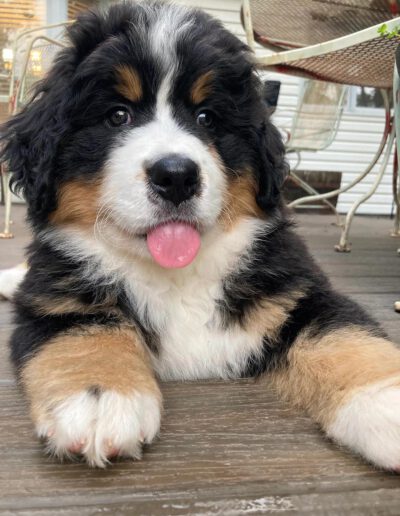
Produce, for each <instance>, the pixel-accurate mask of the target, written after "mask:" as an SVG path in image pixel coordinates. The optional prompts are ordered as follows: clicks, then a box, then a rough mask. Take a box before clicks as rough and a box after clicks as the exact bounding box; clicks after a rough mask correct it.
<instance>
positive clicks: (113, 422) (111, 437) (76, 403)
mask: <svg viewBox="0 0 400 516" xmlns="http://www.w3.org/2000/svg"><path fill="white" fill-rule="evenodd" d="M160 405H161V404H160V401H159V399H158V398H157V397H156V396H153V395H151V394H142V393H139V392H134V393H132V395H131V396H125V395H122V394H119V393H117V392H115V391H111V390H108V391H104V392H102V393H98V394H96V393H94V394H93V393H90V392H89V391H84V392H80V393H78V394H76V395H73V396H70V397H69V398H67V399H66V400H64V401H63V402H61V403H60V404H58V405H57V406H55V407H53V408H52V409H51V411H50V412H48V414H47V415H46V416H45V420H44V421H41V422H40V423H38V425H37V432H38V435H39V437H41V438H43V439H46V440H47V443H48V444H47V448H48V451H49V452H50V453H52V454H54V455H56V456H58V457H60V458H62V457H64V456H67V457H70V456H71V455H73V454H81V455H82V456H83V457H84V458H85V459H86V461H87V462H88V463H89V464H90V465H91V466H98V467H104V466H105V465H106V464H107V462H108V459H109V458H111V457H115V456H117V455H120V456H124V457H133V458H140V456H141V445H142V443H150V442H151V441H152V440H153V439H154V437H155V436H156V435H157V433H158V431H159V428H160V417H161V406H160Z"/></svg>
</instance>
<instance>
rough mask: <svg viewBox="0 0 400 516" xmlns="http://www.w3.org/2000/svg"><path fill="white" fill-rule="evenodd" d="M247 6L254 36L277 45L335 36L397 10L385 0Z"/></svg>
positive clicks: (272, 1) (299, 0)
mask: <svg viewBox="0 0 400 516" xmlns="http://www.w3.org/2000/svg"><path fill="white" fill-rule="evenodd" d="M249 9H250V14H251V18H252V22H253V32H254V39H255V40H256V41H257V42H258V43H260V44H261V45H263V46H267V47H275V48H276V47H278V48H281V49H290V48H300V47H306V46H310V45H316V44H317V43H322V42H324V41H329V40H332V39H337V38H340V37H342V36H346V35H347V34H352V33H354V32H358V31H360V30H363V29H366V28H367V27H371V26H372V25H377V24H379V23H383V22H385V21H387V20H389V19H390V18H392V17H393V16H396V15H397V14H398V12H397V11H398V8H397V2H390V1H389V0H336V1H332V0H290V2H282V0H268V1H267V2H266V1H265V0H252V1H251V2H250V6H249Z"/></svg>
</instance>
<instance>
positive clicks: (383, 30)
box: [378, 23, 400, 39]
mask: <svg viewBox="0 0 400 516" xmlns="http://www.w3.org/2000/svg"><path fill="white" fill-rule="evenodd" d="M378 33H379V34H380V35H381V36H383V37H385V38H389V39H392V38H396V37H400V25H397V26H396V27H394V29H392V30H391V31H389V30H388V27H387V25H386V23H384V24H383V25H381V26H380V27H379V29H378Z"/></svg>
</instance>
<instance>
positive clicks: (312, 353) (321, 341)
mask: <svg viewBox="0 0 400 516" xmlns="http://www.w3.org/2000/svg"><path fill="white" fill-rule="evenodd" d="M288 362H289V366H288V367H287V368H286V369H282V370H280V371H277V372H275V373H273V374H272V375H271V379H272V381H273V383H274V384H275V386H276V387H277V389H278V391H279V393H280V394H281V395H282V396H283V397H284V398H286V399H287V400H289V401H291V402H292V403H294V404H295V405H297V406H299V407H301V408H303V409H306V410H307V411H308V412H309V413H310V415H311V416H312V417H313V418H314V419H316V421H318V422H319V423H320V424H321V425H322V426H323V427H325V428H326V427H327V426H328V425H329V424H330V423H331V422H332V421H333V419H334V418H335V415H336V413H337V410H338V408H340V406H341V405H342V404H343V403H344V402H345V401H346V400H347V399H348V398H349V396H351V395H352V393H353V392H354V391H355V390H356V389H358V388H361V387H364V386H367V385H369V384H373V383H376V382H380V381H382V380H386V379H389V378H391V377H393V378H394V380H395V378H396V376H397V377H399V376H400V350H399V349H398V348H396V347H395V346H394V345H393V344H392V343H390V342H389V341H387V340H385V339H382V338H379V337H374V336H373V335H371V333H369V332H368V331H366V330H365V329H362V328H358V327H353V328H345V329H341V330H337V331H332V332H330V333H329V334H327V335H325V336H323V337H320V338H318V337H311V338H309V337H307V333H305V334H304V335H302V336H300V337H299V338H298V339H297V341H296V342H295V343H294V345H293V346H292V348H291V349H290V351H289V354H288ZM397 384H399V381H397Z"/></svg>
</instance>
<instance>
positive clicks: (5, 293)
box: [0, 263, 28, 299]
mask: <svg viewBox="0 0 400 516" xmlns="http://www.w3.org/2000/svg"><path fill="white" fill-rule="evenodd" d="M27 270H28V269H27V267H26V265H25V264H24V263H22V264H20V265H17V266H16V267H13V268H12V269H4V270H2V271H0V298H1V297H5V298H6V299H11V298H12V297H13V295H14V294H15V291H16V290H17V288H18V287H19V285H20V283H21V282H22V280H23V279H24V277H25V274H26V272H27Z"/></svg>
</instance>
